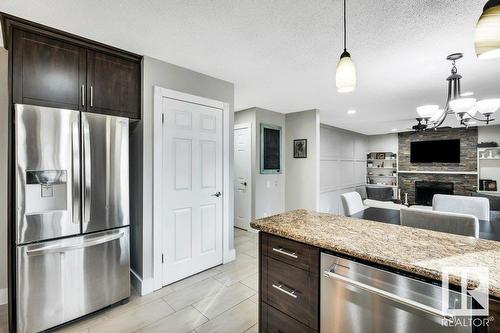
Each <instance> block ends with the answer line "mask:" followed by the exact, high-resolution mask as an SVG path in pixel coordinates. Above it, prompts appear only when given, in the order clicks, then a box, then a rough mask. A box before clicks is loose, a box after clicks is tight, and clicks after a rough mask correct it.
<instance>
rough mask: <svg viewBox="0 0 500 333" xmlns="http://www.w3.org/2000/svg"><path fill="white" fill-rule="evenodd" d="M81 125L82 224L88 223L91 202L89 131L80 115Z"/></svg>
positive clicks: (83, 116) (85, 120)
mask: <svg viewBox="0 0 500 333" xmlns="http://www.w3.org/2000/svg"><path fill="white" fill-rule="evenodd" d="M82 123H83V140H82V141H83V142H82V144H83V179H84V184H83V187H84V188H83V205H84V206H83V223H89V222H90V205H91V201H92V196H91V183H90V178H91V176H92V172H91V158H92V157H91V155H90V154H91V153H90V130H89V123H88V120H87V118H86V117H85V115H82Z"/></svg>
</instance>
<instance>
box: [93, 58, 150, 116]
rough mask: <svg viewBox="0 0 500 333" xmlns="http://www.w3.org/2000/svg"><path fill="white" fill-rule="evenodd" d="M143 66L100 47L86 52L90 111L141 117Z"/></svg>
mask: <svg viewBox="0 0 500 333" xmlns="http://www.w3.org/2000/svg"><path fill="white" fill-rule="evenodd" d="M140 75H141V66H140V64H139V63H137V62H132V61H128V60H125V59H121V58H118V57H115V56H110V55H108V54H105V53H101V52H97V51H90V50H89V51H88V52H87V101H88V105H89V107H90V111H92V112H96V113H104V114H112V115H118V116H123V117H129V118H140V114H139V115H138V114H137V112H138V110H140V102H141V101H140V95H139V94H137V91H140V89H141V86H140Z"/></svg>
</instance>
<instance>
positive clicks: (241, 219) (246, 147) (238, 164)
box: [234, 126, 252, 230]
mask: <svg viewBox="0 0 500 333" xmlns="http://www.w3.org/2000/svg"><path fill="white" fill-rule="evenodd" d="M251 132H252V129H251V127H250V126H246V127H238V128H235V129H234V177H235V178H234V225H235V226H237V227H238V228H242V229H245V230H250V220H251V218H252V185H251V181H252V180H251V174H252V141H251V140H252V133H251Z"/></svg>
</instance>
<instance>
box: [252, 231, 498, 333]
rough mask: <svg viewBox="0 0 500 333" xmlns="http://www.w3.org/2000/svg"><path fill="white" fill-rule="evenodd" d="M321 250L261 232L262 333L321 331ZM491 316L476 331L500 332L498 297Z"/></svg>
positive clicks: (494, 302)
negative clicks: (487, 322)
mask: <svg viewBox="0 0 500 333" xmlns="http://www.w3.org/2000/svg"><path fill="white" fill-rule="evenodd" d="M321 252H322V250H321V249H320V248H318V247H315V246H311V245H308V244H304V243H301V242H297V241H293V240H290V239H287V238H283V237H279V236H276V235H272V234H270V233H265V232H260V233H259V332H261V333H301V332H319V331H320V277H321V274H320V273H321V272H320V253H321ZM389 270H390V269H389ZM489 318H490V323H489V327H487V328H485V327H482V328H479V329H477V330H476V331H474V332H481V333H499V332H500V301H499V300H497V299H495V298H490V317H489ZM491 318H493V320H491ZM325 333H327V332H325Z"/></svg>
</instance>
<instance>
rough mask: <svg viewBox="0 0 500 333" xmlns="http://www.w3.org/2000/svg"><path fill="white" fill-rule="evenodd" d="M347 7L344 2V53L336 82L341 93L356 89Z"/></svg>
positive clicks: (339, 63)
mask: <svg viewBox="0 0 500 333" xmlns="http://www.w3.org/2000/svg"><path fill="white" fill-rule="evenodd" d="M346 8H347V6H346V0H344V52H342V55H341V56H340V60H339V62H338V64H337V74H336V77H335V81H336V84H337V91H338V92H339V93H348V92H351V91H354V89H356V67H355V66H354V63H353V62H352V59H351V55H350V54H349V52H347V21H346V16H347V9H346Z"/></svg>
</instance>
